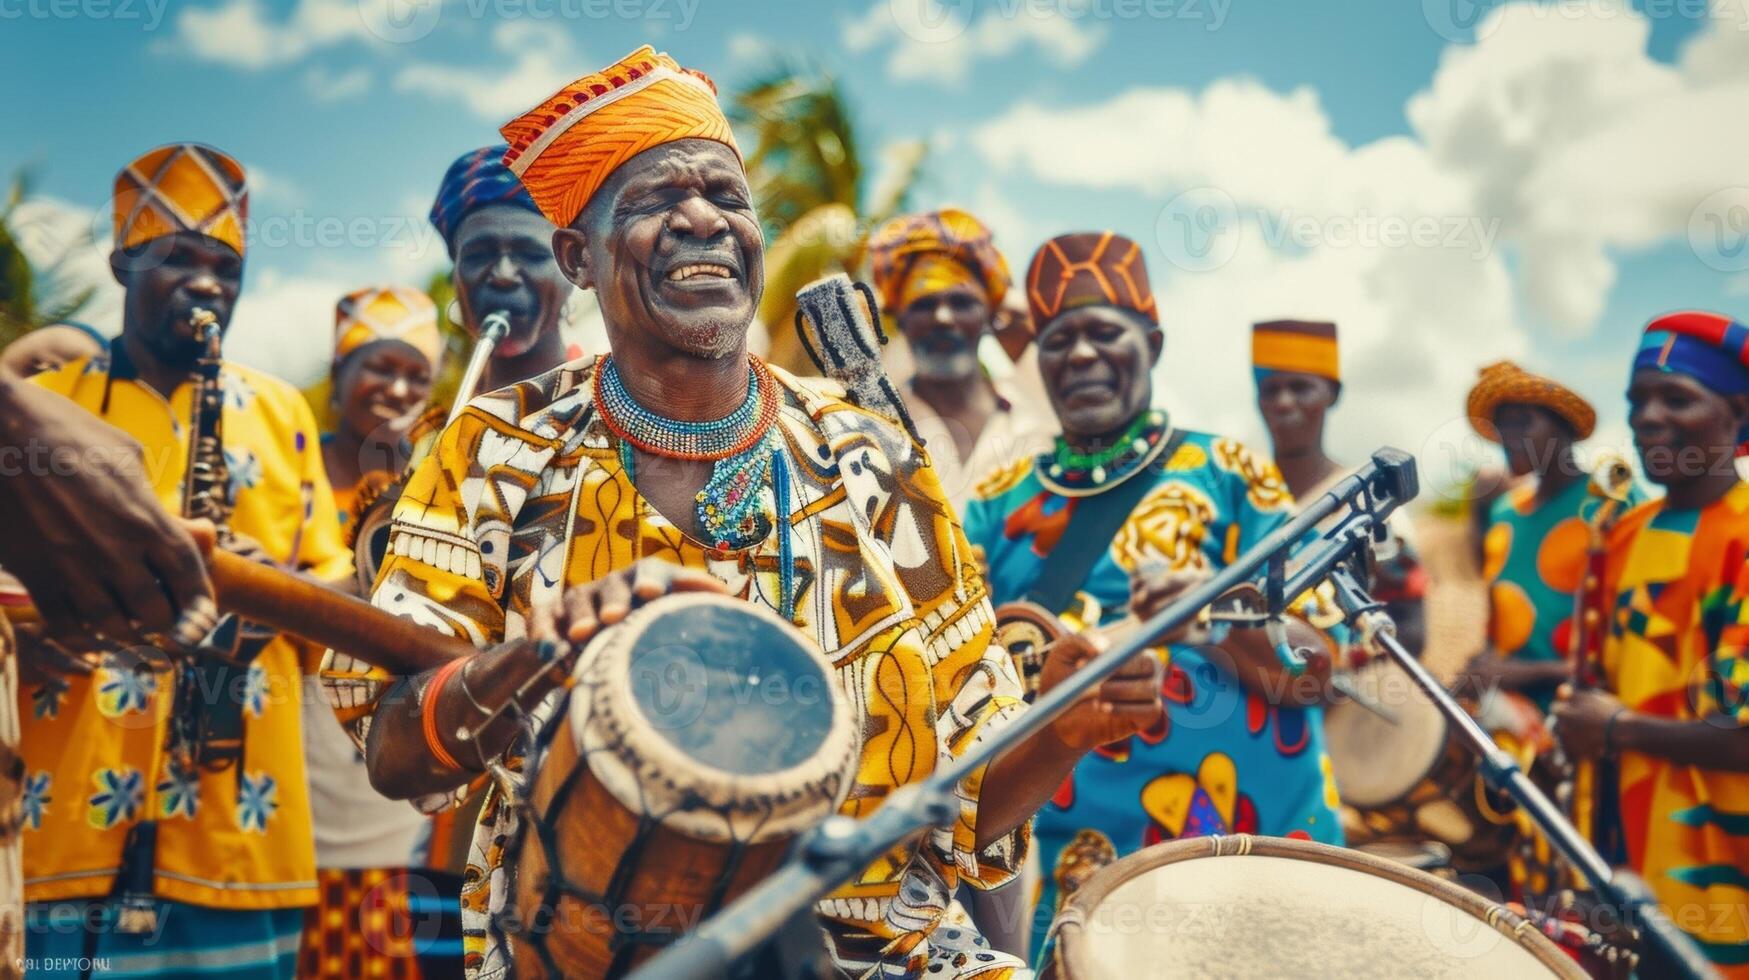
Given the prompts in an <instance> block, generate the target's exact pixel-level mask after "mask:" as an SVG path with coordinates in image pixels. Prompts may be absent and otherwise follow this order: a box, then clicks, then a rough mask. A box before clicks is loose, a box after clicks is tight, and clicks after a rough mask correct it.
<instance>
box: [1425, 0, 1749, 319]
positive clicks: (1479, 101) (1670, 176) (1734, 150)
mask: <svg viewBox="0 0 1749 980" xmlns="http://www.w3.org/2000/svg"><path fill="white" fill-rule="evenodd" d="M1598 3H1599V5H1598V6H1597V7H1596V9H1595V10H1594V11H1593V12H1592V14H1591V16H1577V15H1575V16H1567V17H1560V18H1551V17H1547V16H1543V15H1540V14H1539V13H1538V12H1537V11H1535V10H1533V9H1532V8H1530V7H1528V6H1526V5H1524V4H1514V5H1512V6H1508V7H1504V8H1501V9H1500V10H1497V11H1495V12H1494V13H1492V14H1490V15H1489V16H1490V18H1491V21H1490V22H1489V23H1487V24H1484V25H1482V27H1480V28H1479V29H1478V33H1479V34H1480V35H1481V36H1482V37H1483V39H1482V40H1481V41H1480V42H1479V43H1477V44H1476V45H1474V46H1473V47H1453V48H1449V49H1447V51H1446V54H1445V56H1444V58H1442V60H1441V64H1440V68H1439V71H1438V73H1437V74H1436V75H1435V76H1434V78H1433V81H1432V83H1431V85H1430V86H1429V87H1428V89H1427V90H1426V91H1424V92H1421V93H1419V94H1417V95H1416V96H1415V97H1414V98H1413V99H1411V100H1410V102H1409V106H1408V116H1409V120H1410V122H1411V124H1412V125H1413V126H1414V129H1415V131H1416V133H1417V134H1418V135H1419V136H1420V137H1421V139H1422V140H1423V141H1424V142H1425V143H1426V145H1427V147H1428V150H1429V152H1430V153H1431V154H1432V155H1433V157H1434V159H1435V160H1436V161H1437V162H1438V163H1439V164H1440V165H1441V166H1442V167H1445V168H1447V169H1449V170H1451V171H1452V172H1454V173H1458V174H1461V175H1462V176H1463V177H1464V178H1465V179H1466V180H1468V181H1470V183H1471V184H1472V186H1473V187H1474V194H1475V199H1476V204H1477V207H1478V208H1479V209H1480V210H1481V212H1482V213H1485V214H1489V215H1495V216H1498V217H1500V218H1501V220H1502V226H1503V235H1504V238H1505V240H1506V241H1507V242H1509V243H1510V244H1511V245H1513V246H1514V247H1515V248H1516V249H1517V252H1518V254H1519V256H1520V257H1521V259H1522V268H1521V270H1520V271H1521V275H1520V288H1521V289H1522V290H1523V293H1524V297H1525V299H1526V300H1528V301H1529V303H1530V305H1531V307H1532V308H1533V309H1534V310H1536V311H1537V312H1538V313H1539V314H1541V315H1542V316H1543V317H1545V318H1547V319H1548V320H1549V321H1550V322H1551V323H1554V324H1555V325H1557V326H1560V327H1563V328H1566V329H1569V330H1575V331H1582V330H1586V329H1589V328H1590V327H1591V326H1592V325H1593V324H1594V323H1595V321H1596V319H1597V317H1598V316H1599V315H1600V314H1601V313H1602V311H1603V308H1604V306H1605V303H1606V302H1607V300H1608V296H1609V288H1610V286H1611V285H1612V284H1613V283H1614V281H1615V275H1616V264H1615V260H1614V258H1612V252H1614V251H1615V250H1619V249H1634V248H1641V247H1645V246H1647V245H1650V244H1653V243H1655V242H1659V241H1662V240H1665V239H1667V238H1670V237H1672V236H1680V235H1682V234H1684V233H1685V232H1686V230H1687V228H1688V226H1689V222H1690V219H1691V216H1693V215H1694V213H1695V211H1696V208H1697V206H1699V205H1700V204H1701V203H1702V202H1703V201H1705V200H1706V199H1708V198H1709V197H1710V196H1711V195H1713V194H1714V193H1716V192H1717V191H1720V190H1721V189H1724V188H1729V187H1733V186H1740V185H1743V184H1744V183H1746V179H1745V177H1744V174H1745V173H1749V132H1745V131H1744V129H1743V128H1742V127H1740V126H1731V125H1722V124H1721V120H1727V119H1734V118H1736V117H1738V116H1740V115H1741V114H1742V106H1744V105H1745V104H1749V70H1746V66H1749V40H1746V39H1745V36H1744V32H1743V30H1742V28H1743V27H1744V26H1749V25H1745V24H1744V23H1743V22H1742V19H1741V18H1742V11H1741V10H1739V9H1731V10H1727V9H1725V8H1726V7H1728V6H1729V5H1715V15H1716V16H1717V17H1718V19H1716V20H1715V21H1713V22H1712V23H1711V24H1709V27H1708V30H1706V31H1705V32H1703V33H1702V34H1701V35H1700V36H1699V37H1697V39H1696V40H1695V41H1694V42H1693V43H1691V44H1690V45H1689V47H1688V49H1687V50H1686V51H1685V52H1684V56H1683V58H1682V61H1681V63H1680V65H1679V66H1678V67H1671V66H1669V65H1664V64H1661V63H1659V62H1656V61H1654V60H1652V59H1651V58H1650V57H1648V56H1647V54H1646V42H1647V39H1648V38H1649V36H1650V30H1651V29H1650V25H1649V23H1648V22H1647V21H1646V19H1645V18H1644V17H1642V16H1640V15H1638V14H1634V13H1632V12H1630V11H1626V10H1623V9H1620V8H1619V7H1616V6H1614V5H1611V4H1602V3H1601V0H1598ZM1581 9H1583V8H1581Z"/></svg>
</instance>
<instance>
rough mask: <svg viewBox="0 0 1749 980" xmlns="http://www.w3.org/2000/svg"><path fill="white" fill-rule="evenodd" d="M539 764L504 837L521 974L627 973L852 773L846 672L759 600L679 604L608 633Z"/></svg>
mask: <svg viewBox="0 0 1749 980" xmlns="http://www.w3.org/2000/svg"><path fill="white" fill-rule="evenodd" d="M573 676H574V678H575V680H576V685H575V687H574V688H573V690H572V692H571V697H570V701H569V705H568V707H567V708H566V710H564V711H562V712H561V713H560V714H559V715H558V717H557V718H556V719H555V721H554V722H553V723H552V724H551V725H550V726H549V727H548V728H547V729H546V730H545V731H544V732H543V733H542V738H541V739H540V741H541V743H542V746H543V747H542V748H541V749H539V750H538V751H537V753H536V754H535V756H533V757H531V758H530V759H529V760H528V761H527V763H526V765H527V767H528V770H529V771H532V772H535V773H536V775H535V776H534V777H533V778H532V780H531V782H530V787H531V788H530V789H529V790H528V791H527V792H526V796H525V798H524V799H523V800H522V801H521V806H522V815H523V819H522V821H521V826H520V829H519V831H518V833H517V834H516V836H515V838H514V839H513V840H512V841H510V842H508V844H507V845H506V846H507V848H508V849H509V850H507V853H506V860H505V865H506V867H508V868H511V869H513V870H512V872H511V873H512V875H513V881H512V896H513V910H512V912H511V914H510V915H509V916H507V917H505V918H506V919H508V921H507V922H505V923H503V925H504V926H505V931H506V933H507V934H508V935H509V938H510V943H511V955H512V958H513V960H514V962H515V966H516V975H517V976H518V977H524V978H526V977H547V976H551V977H559V976H563V977H605V976H617V975H620V974H622V973H624V972H626V971H627V970H629V969H630V968H631V967H633V966H635V965H636V964H638V963H640V962H642V961H643V960H645V959H648V958H649V957H650V956H652V955H654V953H655V952H656V951H657V950H658V949H659V948H660V947H661V946H663V945H666V944H667V943H670V942H672V941H673V940H674V939H676V938H678V937H679V936H680V935H681V934H683V933H685V932H686V931H689V930H690V929H691V928H693V927H694V926H696V925H697V924H698V923H699V922H700V921H702V919H703V918H704V917H706V916H708V915H710V914H711V913H713V912H715V911H716V909H717V908H718V907H719V906H721V905H722V904H723V903H725V902H727V901H728V900H729V899H731V898H733V897H734V896H735V895H737V894H739V893H741V892H743V891H745V890H746V889H747V888H749V887H751V886H752V885H753V884H755V883H756V882H758V881H759V880H760V879H761V878H763V877H764V876H765V875H767V874H769V873H770V872H771V871H772V870H773V869H774V868H775V867H776V866H777V865H778V864H779V863H780V862H781V861H782V859H783V857H784V855H785V852H786V850H787V848H788V847H789V844H790V841H791V840H792V839H793V838H794V837H795V836H796V835H798V834H799V833H801V832H802V831H804V830H807V829H809V828H810V827H812V826H813V825H814V824H816V823H818V822H819V821H821V820H822V819H824V818H825V817H827V816H829V815H830V814H831V813H832V812H834V810H835V809H836V808H837V806H838V803H839V801H840V800H841V799H842V798H843V795H844V793H845V792H846V791H847V789H848V787H849V785H850V782H851V778H852V775H853V773H854V767H855V765H856V758H857V756H856V750H857V738H856V733H855V726H854V724H853V722H852V719H851V709H850V708H849V706H848V704H847V702H846V701H845V700H844V699H843V697H842V695H841V693H840V691H839V689H838V686H837V682H836V680H835V678H834V676H833V672H832V666H831V664H830V663H828V662H827V661H826V659H825V657H824V656H823V655H822V654H821V653H820V652H819V650H818V649H817V648H815V647H814V645H813V644H812V643H811V642H810V641H808V640H807V639H806V638H805V637H803V636H802V634H801V633H800V632H799V631H797V630H796V628H795V627H794V626H791V625H790V624H789V623H787V622H785V621H784V620H783V619H781V618H780V617H778V616H777V615H776V614H774V613H772V612H771V611H769V610H767V609H765V608H763V607H760V606H756V605H753V604H752V603H748V602H744V601H740V600H734V599H728V598H725V597H722V596H715V595H675V596H670V597H667V598H664V599H661V600H658V601H656V602H653V603H651V604H650V605H648V606H645V607H643V608H641V609H639V610H637V611H636V612H634V613H632V615H631V616H629V617H627V618H626V620H625V621H624V622H622V623H620V624H618V625H617V626H615V627H613V628H612V629H609V630H607V631H605V632H603V633H602V634H601V635H600V636H598V637H597V638H596V640H595V641H593V642H592V643H591V644H590V646H589V648H588V649H586V650H585V651H584V653H583V655H582V657H581V658H579V661H578V664H577V667H576V669H575V671H574V673H573Z"/></svg>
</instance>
